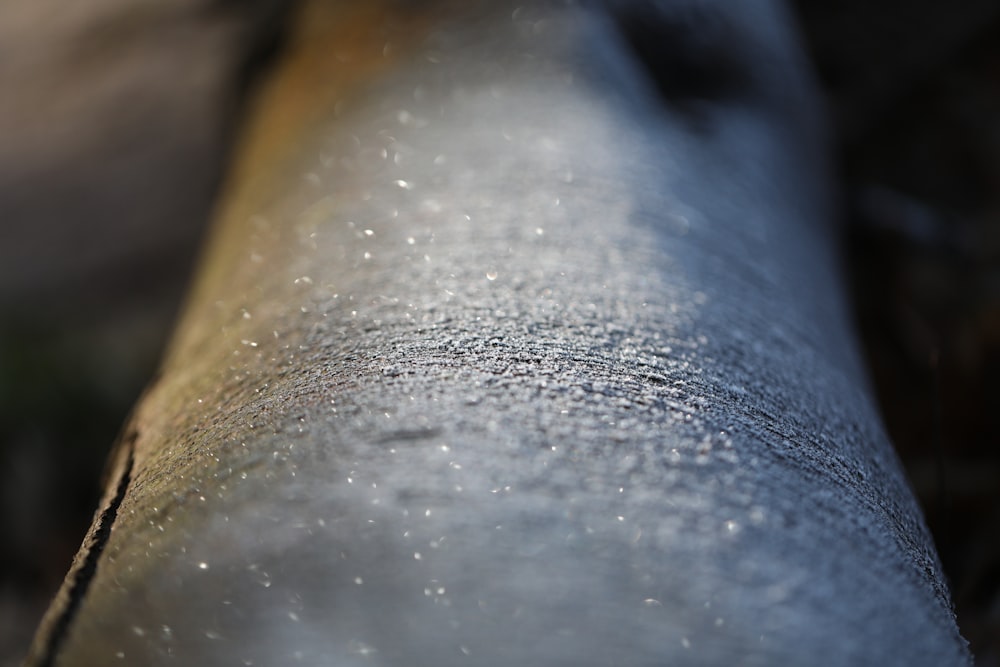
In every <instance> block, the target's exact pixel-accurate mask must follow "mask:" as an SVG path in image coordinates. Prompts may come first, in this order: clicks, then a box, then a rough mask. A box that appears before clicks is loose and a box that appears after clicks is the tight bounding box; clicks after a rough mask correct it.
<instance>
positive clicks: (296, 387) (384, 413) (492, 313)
mask: <svg viewBox="0 0 1000 667" xmlns="http://www.w3.org/2000/svg"><path fill="white" fill-rule="evenodd" d="M721 4H722V3H720V5H721ZM501 5H503V6H501ZM671 11H673V10H671ZM674 16H675V17H676V15H674ZM714 16H715V15H713V14H711V13H709V14H706V17H707V18H713V17H714ZM719 16H721V18H720V19H719V20H721V21H722V22H723V23H722V25H724V26H727V27H726V28H725V29H724V30H722V33H721V34H724V35H729V36H731V37H733V38H734V39H733V40H730V41H728V42H727V43H726V44H725V48H727V49H730V50H731V52H732V53H735V57H733V58H731V62H732V63H734V64H735V65H738V66H739V67H746V68H747V69H746V72H737V73H736V74H738V75H739V76H738V78H739V80H740V81H742V82H743V84H741V85H740V86H738V87H737V88H736V89H735V90H734V91H728V90H724V91H722V93H720V95H719V96H718V97H717V98H713V97H711V96H709V97H708V98H705V99H695V100H684V101H683V102H684V103H683V104H677V103H676V100H671V99H670V95H669V89H668V90H666V91H664V90H663V89H662V87H660V86H658V85H657V84H656V83H655V82H654V81H653V80H652V78H651V77H650V75H649V73H648V72H646V71H645V70H644V69H643V66H642V65H641V64H640V63H639V62H638V61H637V60H636V57H635V50H634V49H633V48H632V47H630V46H629V44H627V43H626V40H625V37H624V36H623V33H622V31H621V29H620V24H619V23H618V22H616V21H614V20H612V19H611V18H609V16H608V14H607V12H606V10H603V9H600V8H590V9H581V8H579V7H575V6H548V5H545V6H535V7H530V8H516V6H515V5H510V6H506V4H505V3H494V5H493V6H492V9H491V10H489V11H486V10H483V11H482V12H481V13H479V14H476V15H474V16H473V17H472V18H466V19H465V20H464V21H463V22H461V23H454V24H452V23H449V22H448V21H447V20H446V21H445V22H444V23H443V24H441V26H440V27H439V28H437V29H435V30H433V31H432V32H430V33H429V35H428V36H427V37H426V39H425V40H424V41H423V42H422V45H421V46H420V47H419V49H418V50H417V51H416V53H415V54H411V55H410V57H408V58H406V59H402V61H401V63H400V64H397V65H395V66H393V67H392V68H390V69H388V70H387V71H385V72H383V73H381V74H378V75H377V76H375V77H373V78H372V80H371V81H370V82H369V83H367V84H366V85H365V86H363V87H361V88H360V89H358V88H355V89H353V90H352V91H351V94H350V95H349V96H346V97H344V98H342V99H339V100H337V102H336V106H335V108H336V112H335V113H334V112H333V110H332V109H331V113H330V114H328V115H329V120H328V122H327V123H325V124H324V125H322V126H321V127H319V128H318V129H316V130H314V131H313V132H312V134H311V136H312V137H313V138H314V141H312V142H310V143H306V144H302V145H295V146H293V147H292V148H291V149H289V150H291V151H292V153H293V156H292V157H289V158H288V159H287V160H286V161H284V162H282V163H276V164H274V165H273V169H272V170H271V172H270V173H269V175H268V180H267V181H266V183H267V185H266V186H263V185H260V184H259V182H256V181H253V180H252V179H249V180H247V181H244V185H243V186H242V187H243V189H242V190H240V188H239V187H237V188H236V192H237V195H236V199H237V200H238V202H237V203H235V204H233V203H231V204H230V206H229V207H228V208H224V209H223V211H222V213H221V216H220V220H219V227H218V229H217V234H216V236H215V239H214V242H213V244H212V246H211V248H210V250H209V253H208V256H207V259H206V263H205V266H204V269H203V271H202V274H201V279H200V282H199V283H198V285H197V286H196V289H195V290H194V292H193V296H192V298H191V300H190V303H189V306H188V309H187V312H186V315H185V317H184V319H183V320H182V323H181V325H180V327H179V329H178V332H177V335H176V337H175V340H174V345H173V347H172V349H171V352H170V353H169V355H168V357H167V359H166V361H165V363H164V366H163V369H162V372H161V374H160V377H159V379H158V381H157V382H156V383H154V385H153V386H152V387H151V388H150V389H149V391H148V393H147V395H146V396H145V398H144V399H143V401H142V402H141V403H140V405H139V406H138V407H137V410H136V413H135V416H134V418H133V420H132V422H131V425H130V427H129V429H130V430H129V432H128V434H127V436H126V439H125V446H123V447H122V449H121V450H120V453H119V458H118V465H117V468H116V469H117V471H118V472H117V473H116V474H117V479H118V480H119V481H118V482H113V483H112V487H115V488H112V489H110V490H109V494H108V503H109V505H110V506H109V508H108V509H107V510H105V512H104V514H103V515H102V516H100V517H98V521H97V522H96V523H95V529H94V531H93V532H92V535H91V538H90V544H95V545H98V547H99V548H98V549H97V550H95V551H93V552H92V553H93V555H92V556H89V557H88V552H87V551H86V550H85V551H84V552H83V553H81V556H80V560H79V562H78V566H77V568H76V570H75V572H76V573H77V576H76V578H75V579H74V573H73V572H71V575H70V578H69V580H68V581H70V582H71V584H72V582H74V581H76V582H79V586H77V587H76V588H75V589H74V588H73V586H72V585H71V584H68V585H67V588H66V589H65V590H64V591H63V594H62V598H61V601H60V602H57V605H56V607H54V610H53V612H52V614H51V615H50V618H49V621H48V625H47V627H48V628H49V634H46V632H45V631H43V632H42V633H41V634H40V636H39V639H38V642H37V645H36V649H35V651H36V652H35V654H34V658H33V660H36V661H37V662H35V663H31V661H29V664H44V662H45V660H47V659H48V658H54V662H55V664H60V665H87V664H115V663H116V662H124V663H125V664H165V663H170V662H176V663H178V664H254V665H266V664H290V663H294V662H295V661H301V662H302V663H304V664H320V665H325V664H335V665H355V664H357V665H364V664H375V665H440V664H469V665H500V664H517V663H523V664H538V665H571V664H572V665H581V664H582V665H612V664H621V665H668V664H669V665H673V664H690V665H716V664H747V665H771V664H801V665H807V664H823V665H856V664H899V665H918V664H924V665H946V664H964V663H966V662H968V654H967V651H966V649H965V645H964V642H963V640H962V639H961V637H960V636H959V635H958V631H957V629H956V627H955V624H954V618H953V616H952V613H951V610H950V606H949V600H948V593H947V590H946V588H945V586H944V584H943V581H942V577H941V574H940V570H939V566H938V562H937V558H936V556H935V554H934V551H933V547H932V546H931V543H930V540H929V537H928V535H927V532H926V530H925V528H924V525H923V522H922V519H921V517H920V514H919V510H918V509H917V507H916V505H915V503H914V501H913V499H912V497H911V494H910V492H909V490H908V488H907V486H906V483H905V481H904V479H903V477H902V474H901V472H900V470H899V465H898V462H897V460H896V458H895V455H894V454H893V452H892V449H891V447H890V444H889V443H888V441H887V440H886V438H885V436H884V434H883V432H882V429H881V427H880V424H879V420H878V418H877V416H876V413H875V410H874V407H873V404H872V400H871V397H870V395H869V393H868V391H867V387H866V381H865V379H864V377H863V374H862V372H861V369H860V365H859V362H858V356H857V351H856V349H855V345H854V340H853V337H852V333H851V332H850V330H849V322H848V318H847V315H846V313H845V309H844V304H843V301H842V294H841V289H840V284H839V282H840V276H839V274H838V271H837V267H836V264H835V260H834V251H833V249H834V244H833V242H832V238H833V233H832V231H833V230H832V226H831V220H830V218H831V216H832V213H833V212H832V211H830V205H829V203H828V197H827V192H826V190H825V184H826V182H827V174H826V173H825V167H824V164H823V155H824V153H823V151H824V145H823V141H822V125H821V122H820V121H819V120H818V118H817V116H818V113H817V110H816V108H815V107H814V105H813V103H812V102H811V91H810V84H809V82H808V79H807V76H806V75H805V73H804V72H803V71H802V69H801V68H800V66H799V60H800V57H799V55H798V52H797V50H796V47H795V45H794V44H793V43H792V40H791V38H790V37H789V36H788V35H789V34H790V32H789V29H788V27H787V26H786V25H785V23H784V19H783V16H782V14H781V12H780V11H778V10H777V9H776V8H775V7H774V6H773V5H772V3H767V2H753V3H745V4H741V5H739V6H738V7H736V6H728V5H726V7H725V9H720V14H719ZM669 19H670V15H668V14H665V13H659V14H658V13H656V12H651V13H650V21H651V25H653V26H654V27H655V25H656V22H657V21H660V22H663V25H667V24H669V23H670V20H669ZM688 20H702V19H690V17H688V18H685V19H684V20H683V21H688ZM683 21H682V22H681V23H683ZM727 31H729V32H727ZM675 38H676V36H675V35H671V34H669V33H667V34H665V37H664V44H665V45H666V46H665V47H664V49H665V50H664V51H663V52H658V55H656V57H657V58H660V57H662V58H665V59H667V60H669V57H670V47H669V43H670V39H675ZM699 48H701V47H699ZM735 65H734V66H735ZM317 98H318V99H320V98H322V95H319V94H318V95H317ZM102 526H103V527H102ZM109 526H110V528H108V527H109ZM102 531H103V533H102ZM88 568H91V571H88ZM81 572H82V573H83V575H79V573H81ZM60 605H61V606H60ZM67 610H69V611H68V612H67ZM60 623H62V628H63V629H62V630H61V631H57V632H56V633H55V634H58V633H59V632H62V633H63V634H62V635H61V637H59V638H58V639H57V640H56V641H53V637H54V636H55V634H53V632H52V630H51V628H53V627H56V628H58V627H60ZM47 651H48V653H49V655H48V656H46V652H47Z"/></svg>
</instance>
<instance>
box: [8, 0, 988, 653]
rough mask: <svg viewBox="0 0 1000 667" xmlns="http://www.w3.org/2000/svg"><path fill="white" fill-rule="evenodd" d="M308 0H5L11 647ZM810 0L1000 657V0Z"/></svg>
mask: <svg viewBox="0 0 1000 667" xmlns="http://www.w3.org/2000/svg"><path fill="white" fill-rule="evenodd" d="M290 4H291V0H242V1H241V0H170V1H169V2H164V1H163V0H129V1H126V0H87V1H86V2H81V3H70V4H67V3H65V2H61V1H60V0H4V2H0V91H2V94H0V534H2V535H3V538H2V539H0V667H6V666H7V665H16V664H18V663H19V661H20V659H21V658H22V657H23V655H24V652H25V651H26V649H27V645H28V642H29V641H30V638H31V635H32V634H33V632H34V628H35V626H36V624H37V623H38V621H39V619H40V617H41V614H42V613H43V611H44V609H45V607H46V606H47V604H48V602H49V600H50V598H51V596H52V595H53V594H54V592H55V590H56V588H57V587H58V585H59V584H60V582H61V580H62V577H63V575H64V574H65V572H66V570H67V568H68V565H69V562H70V559H71V558H72V556H73V554H74V553H75V551H76V549H77V548H78V546H79V544H80V541H81V539H82V537H83V534H84V532H85V530H86V528H87V526H88V525H89V523H90V521H91V519H92V515H93V511H94V509H95V508H96V504H97V500H98V495H99V492H100V488H99V480H100V474H101V470H102V467H103V463H104V457H105V456H106V454H107V452H108V450H109V448H110V446H111V443H112V441H113V440H114V438H115V436H116V434H117V431H118V429H119V428H120V427H121V425H122V423H123V422H124V420H125V418H126V415H127V413H128V411H129V409H130V408H131V406H132V405H133V404H134V402H135V401H136V399H137V398H138V395H139V393H140V392H141V390H142V387H143V386H144V385H145V383H146V382H147V381H148V380H149V378H150V377H151V375H152V373H153V371H154V370H155V367H156V364H157V360H158V358H159V355H160V353H161V350H162V347H163V345H164V344H165V342H166V338H167V336H168V335H169V333H170V329H171V326H172V321H173V318H174V316H175V315H176V313H177V310H178V308H179V305H180V300H181V298H182V296H183V293H184V289H185V285H186V282H187V280H188V274H189V272H190V270H191V266H192V262H193V259H194V257H195V253H196V250H197V247H198V242H199V239H200V235H201V233H202V231H203V228H204V225H205V222H206V220H207V218H208V216H209V214H210V210H211V202H212V196H213V193H214V191H215V188H216V187H217V185H218V183H219V181H220V178H221V175H222V173H223V170H224V167H225V163H226V158H227V156H228V152H229V149H230V144H231V141H232V139H233V137H234V136H235V133H236V131H237V130H238V128H239V125H240V117H241V116H240V114H241V109H242V108H243V102H244V101H245V100H246V99H247V96H248V94H249V93H250V92H251V91H252V89H253V82H254V81H255V77H257V76H258V75H259V74H260V72H261V71H262V70H263V68H265V67H266V65H267V63H268V62H270V60H271V57H272V56H273V55H274V54H275V53H278V52H280V48H281V43H282V42H281V38H282V35H283V29H284V27H285V26H286V25H287V16H288V13H289V6H290ZM796 10H797V11H798V13H799V18H800V20H801V23H802V26H803V32H804V35H805V38H806V42H807V48H808V50H809V52H810V54H811V57H812V58H813V60H814V62H815V64H816V67H817V70H818V72H819V76H820V80H821V82H822V84H823V86H824V89H825V92H826V95H827V96H828V98H829V102H830V113H831V118H832V120H833V124H834V128H835V139H836V144H837V150H838V160H839V175H840V178H841V181H842V192H843V202H842V208H843V212H844V216H843V217H844V251H845V263H846V265H847V266H848V268H849V274H850V277H851V285H852V291H853V296H854V301H855V305H856V316H857V322H858V326H859V329H860V331H861V333H862V337H863V340H864V344H865V348H866V351H867V355H868V360H869V364H870V366H871V372H872V377H873V381H874V385H875V387H876V390H877V393H878V396H879V400H880V403H881V407H882V410H883V414H884V416H885V420H886V423H887V426H888V429H889V431H890V434H891V436H892V438H893V440H894V442H895V443H896V445H897V448H898V449H899V451H900V455H901V457H902V458H903V460H904V463H905V466H906V468H907V471H908V473H909V475H910V478H911V481H912V483H913V485H914V488H915V489H916V491H917V493H918V495H919V497H920V500H921V502H922V503H923V505H924V508H925V512H926V515H927V518H928V521H929V523H930V525H931V529H932V531H933V532H934V535H935V539H936V541H937V545H938V548H939V551H940V554H941V557H942V560H943V562H944V566H945V570H946V573H947V575H948V577H949V579H950V583H951V586H952V590H953V593H954V597H955V601H956V606H957V612H958V616H959V624H960V627H961V629H962V632H963V634H964V635H965V637H966V638H967V639H969V640H970V642H971V643H972V645H973V650H974V651H975V653H976V656H977V665H980V666H987V665H990V666H994V665H996V666H1000V448H998V437H1000V379H998V380H997V381H994V378H1000V3H997V2H995V0H965V1H964V2H963V3H962V4H961V5H957V4H956V3H945V2H943V1H942V0H934V1H931V0H908V1H906V2H903V1H902V0H868V1H866V2H865V1H861V0H840V1H834V0H814V1H812V2H809V1H807V0H800V1H799V2H797V3H796Z"/></svg>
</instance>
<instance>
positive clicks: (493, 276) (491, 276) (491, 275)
mask: <svg viewBox="0 0 1000 667" xmlns="http://www.w3.org/2000/svg"><path fill="white" fill-rule="evenodd" d="M486 279H487V280H489V281H490V282H493V281H494V280H496V279H497V272H496V270H495V269H490V270H489V271H487V272H486Z"/></svg>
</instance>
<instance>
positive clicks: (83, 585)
mask: <svg viewBox="0 0 1000 667" xmlns="http://www.w3.org/2000/svg"><path fill="white" fill-rule="evenodd" d="M137 437H138V433H137V432H136V431H131V432H129V433H128V435H126V436H125V437H124V438H123V440H122V448H123V449H125V450H126V452H127V454H126V455H125V456H126V459H125V463H124V466H123V469H122V473H121V477H120V478H119V479H118V485H117V487H116V489H115V495H114V497H113V498H112V499H111V501H110V502H109V503H108V505H107V507H105V508H104V511H103V512H101V516H100V518H99V519H98V520H97V527H96V529H95V530H94V532H93V534H92V536H91V538H90V548H89V550H88V551H87V555H86V556H85V557H84V560H83V564H82V565H81V566H80V568H79V569H78V570H77V571H76V573H75V574H74V575H73V580H72V583H71V584H70V585H69V591H68V593H67V600H66V605H65V606H64V607H63V610H62V612H61V613H60V614H59V616H58V618H56V619H55V621H54V622H53V623H52V626H51V628H52V629H51V630H50V632H49V636H48V639H47V640H46V641H45V644H44V650H43V652H42V655H41V657H40V658H39V659H38V661H37V662H36V663H35V665H36V667H52V666H53V665H55V662H56V657H57V656H58V654H59V650H60V648H61V647H62V644H63V642H64V640H65V639H66V635H67V634H68V633H69V627H70V624H71V623H72V622H73V618H74V616H75V615H76V613H77V612H78V611H79V609H80V606H81V604H82V603H83V599H84V597H85V596H86V595H87V591H88V590H89V589H90V584H91V582H92V581H93V580H94V577H95V575H96V574H97V564H98V561H99V560H100V558H101V554H103V553H104V548H105V547H106V546H107V544H108V540H109V539H110V538H111V527H112V526H113V525H114V523H115V520H116V519H117V518H118V509H119V508H120V507H121V504H122V501H123V500H124V499H125V493H126V492H127V491H128V487H129V484H130V483H131V481H132V466H133V464H134V456H135V454H134V452H135V441H136V438H137Z"/></svg>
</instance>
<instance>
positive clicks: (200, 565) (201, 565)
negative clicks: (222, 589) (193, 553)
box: [198, 561, 208, 570]
mask: <svg viewBox="0 0 1000 667" xmlns="http://www.w3.org/2000/svg"><path fill="white" fill-rule="evenodd" d="M198 569H199V570H207V569H208V563H206V562H204V561H202V562H201V563H198Z"/></svg>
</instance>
